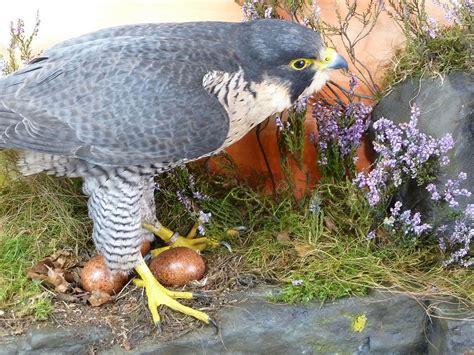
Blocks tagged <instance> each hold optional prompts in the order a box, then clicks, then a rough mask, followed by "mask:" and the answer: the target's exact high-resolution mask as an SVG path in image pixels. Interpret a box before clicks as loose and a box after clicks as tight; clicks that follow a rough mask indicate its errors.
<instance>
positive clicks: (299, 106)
mask: <svg viewBox="0 0 474 355" xmlns="http://www.w3.org/2000/svg"><path fill="white" fill-rule="evenodd" d="M307 104H308V97H307V96H300V97H299V98H298V100H296V102H295V103H294V104H293V107H292V109H293V111H295V112H296V113H302V112H304V111H305V110H306V106H307Z"/></svg>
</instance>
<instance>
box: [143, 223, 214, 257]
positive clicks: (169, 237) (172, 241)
mask: <svg viewBox="0 0 474 355" xmlns="http://www.w3.org/2000/svg"><path fill="white" fill-rule="evenodd" d="M198 226H199V224H198V223H196V224H195V225H194V226H193V228H191V230H190V231H189V233H188V234H187V235H186V236H185V237H182V236H180V235H179V234H178V233H173V232H172V231H171V230H169V229H168V228H165V227H163V226H162V225H161V224H159V223H158V225H157V226H153V225H151V224H148V223H144V224H143V228H145V229H146V230H148V231H150V232H152V233H153V234H155V235H156V236H158V237H160V238H161V239H162V240H163V241H164V242H165V243H166V244H168V246H166V247H163V248H158V249H154V250H152V251H151V255H152V256H156V255H158V254H159V253H161V252H163V251H165V250H168V249H170V248H176V247H187V248H191V249H194V250H203V249H205V248H206V247H208V246H218V245H219V243H217V242H215V241H212V240H210V239H209V238H207V237H201V238H194V237H195V236H196V234H197V230H198Z"/></svg>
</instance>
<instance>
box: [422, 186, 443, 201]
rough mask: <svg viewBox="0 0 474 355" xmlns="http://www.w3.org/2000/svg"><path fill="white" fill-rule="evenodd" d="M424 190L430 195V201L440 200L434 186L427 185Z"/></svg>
mask: <svg viewBox="0 0 474 355" xmlns="http://www.w3.org/2000/svg"><path fill="white" fill-rule="evenodd" d="M426 190H427V191H428V192H429V193H430V194H431V199H432V200H433V201H439V200H440V199H441V195H440V194H439V192H438V189H437V188H436V186H435V184H428V185H427V186H426Z"/></svg>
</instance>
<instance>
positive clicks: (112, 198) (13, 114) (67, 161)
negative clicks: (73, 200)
mask: <svg viewBox="0 0 474 355" xmlns="http://www.w3.org/2000/svg"><path fill="white" fill-rule="evenodd" d="M341 68H347V62H346V61H345V60H344V59H343V58H342V57H341V56H340V55H339V54H338V53H337V52H336V51H335V50H334V49H331V48H325V47H323V45H322V42H321V38H320V36H319V34H318V33H316V32H314V31H312V30H310V29H308V28H306V27H304V26H301V25H299V24H296V23H291V22H286V21H282V20H270V19H268V20H257V21H253V22H244V23H223V22H190V23H166V24H140V25H128V26H120V27H114V28H108V29H104V30H100V31H97V32H93V33H90V34H86V35H84V36H81V37H78V38H74V39H70V40H67V41H65V42H62V43H60V44H58V45H56V46H54V47H52V48H51V49H49V50H47V51H45V52H44V53H42V54H41V56H40V57H38V58H36V59H34V60H32V61H31V62H30V63H28V65H26V66H25V67H23V68H22V69H20V70H18V71H17V72H15V73H12V74H10V75H8V76H6V77H4V78H2V79H0V147H4V148H13V149H17V150H19V151H21V155H20V159H19V166H20V168H21V170H22V172H23V173H24V174H25V175H28V174H34V173H38V172H46V173H49V174H54V175H58V176H69V177H82V178H83V179H84V185H83V190H84V192H85V194H87V195H88V197H89V199H88V209H89V216H90V218H91V219H92V221H93V233H92V237H93V239H94V243H95V245H96V247H97V250H98V252H99V253H100V254H102V255H103V256H104V258H105V260H106V263H107V265H108V267H109V269H110V270H111V271H114V272H130V271H131V270H133V269H135V270H136V272H137V273H138V274H139V276H140V277H141V279H139V280H138V281H136V283H137V284H138V285H140V286H143V287H145V289H146V294H147V297H148V307H149V309H150V311H151V314H152V317H153V320H154V322H155V323H158V324H159V321H160V316H159V314H158V311H157V307H158V305H161V304H164V305H167V306H169V307H171V308H172V309H174V310H177V311H179V312H182V313H185V314H188V315H191V316H193V317H196V318H197V319H200V320H201V321H203V322H205V323H206V324H209V323H212V324H214V322H213V320H212V319H211V318H210V317H209V316H208V315H207V314H206V313H204V312H200V311H197V310H194V309H192V308H190V307H186V306H183V305H182V304H180V303H179V302H178V301H176V298H192V297H193V295H192V293H189V292H173V291H170V290H167V289H166V288H164V287H163V286H162V285H160V284H159V283H158V282H157V281H156V279H155V278H154V277H153V275H152V273H151V271H150V270H149V268H148V266H147V265H146V263H145V261H144V259H143V258H142V256H141V254H140V246H141V243H142V241H144V240H150V239H152V238H153V233H156V234H157V235H158V236H159V237H160V238H162V239H163V240H165V241H167V242H169V243H170V244H171V245H172V246H176V245H187V246H189V247H193V248H201V247H202V246H201V244H202V242H203V239H202V238H198V239H195V240H193V239H190V238H184V237H181V236H179V235H177V234H175V233H173V232H172V231H170V230H168V229H166V228H165V227H163V226H161V224H160V223H159V222H158V221H157V218H156V214H155V201H154V194H153V192H154V189H153V187H154V182H153V178H154V176H155V175H156V174H159V173H161V172H164V171H166V170H169V169H171V168H173V167H175V166H177V165H180V164H184V163H186V162H190V161H193V160H196V159H199V158H202V157H205V156H209V155H212V154H216V153H218V152H219V151H221V150H223V149H224V148H226V147H227V146H229V145H231V144H232V143H234V142H236V141H238V140H239V139H240V138H241V137H242V136H243V135H244V134H246V133H247V132H248V131H249V130H251V129H252V128H253V127H255V126H256V125H257V124H259V123H260V122H262V121H263V120H264V119H266V118H267V117H269V116H271V115H272V114H274V113H277V112H281V111H283V110H285V109H287V108H289V107H290V106H291V105H292V103H293V102H295V101H296V100H297V99H298V98H299V97H300V96H301V95H310V94H312V93H313V92H315V91H317V90H319V89H320V88H321V87H322V86H323V85H324V84H325V82H326V80H327V79H328V72H329V71H330V70H333V69H341Z"/></svg>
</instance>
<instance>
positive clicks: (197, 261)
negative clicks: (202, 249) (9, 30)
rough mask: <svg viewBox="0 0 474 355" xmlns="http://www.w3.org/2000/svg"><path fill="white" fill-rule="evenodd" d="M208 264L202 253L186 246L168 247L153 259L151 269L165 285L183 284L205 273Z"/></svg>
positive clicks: (175, 285)
mask: <svg viewBox="0 0 474 355" xmlns="http://www.w3.org/2000/svg"><path fill="white" fill-rule="evenodd" d="M205 269H206V265H205V264H204V259H203V258H202V256H201V255H199V254H198V253H196V252H195V251H194V250H192V249H190V248H186V247H176V248H171V249H168V250H166V251H164V252H162V253H160V254H158V255H157V256H156V257H154V258H153V259H152V260H151V263H150V270H151V272H153V275H155V277H156V279H157V280H158V282H160V283H161V284H162V285H165V286H174V287H177V286H183V285H186V284H187V283H188V282H190V281H193V280H199V279H201V278H202V276H203V275H204V271H205Z"/></svg>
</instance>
